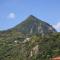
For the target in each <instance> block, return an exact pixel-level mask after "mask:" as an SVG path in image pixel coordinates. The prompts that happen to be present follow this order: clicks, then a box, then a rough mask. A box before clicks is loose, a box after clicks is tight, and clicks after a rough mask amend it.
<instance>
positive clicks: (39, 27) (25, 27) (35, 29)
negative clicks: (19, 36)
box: [13, 15, 56, 35]
mask: <svg viewBox="0 0 60 60" xmlns="http://www.w3.org/2000/svg"><path fill="white" fill-rule="evenodd" d="M13 30H16V31H19V32H22V33H24V34H31V35H32V34H42V35H43V34H48V33H50V32H51V33H53V32H56V30H55V29H54V28H53V27H52V26H51V25H49V24H48V23H46V22H44V21H42V20H40V19H38V18H36V17H35V16H33V15H30V16H29V17H28V18H27V19H26V20H24V21H23V22H22V23H20V24H18V25H17V26H15V27H14V28H13Z"/></svg>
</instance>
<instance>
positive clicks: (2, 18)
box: [0, 0, 60, 32]
mask: <svg viewBox="0 0 60 60" xmlns="http://www.w3.org/2000/svg"><path fill="white" fill-rule="evenodd" d="M29 15H34V16H36V17H37V18H39V19H41V20H43V21H45V22H47V23H49V24H50V25H52V26H53V27H54V28H55V29H56V30H57V31H58V32H60V0H0V30H7V29H10V28H12V27H14V26H16V25H17V24H19V23H21V22H22V21H24V20H25V19H26V18H27V17H28V16H29Z"/></svg>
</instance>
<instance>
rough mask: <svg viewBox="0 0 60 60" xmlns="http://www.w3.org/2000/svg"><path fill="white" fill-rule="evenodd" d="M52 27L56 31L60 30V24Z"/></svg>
mask: <svg viewBox="0 0 60 60" xmlns="http://www.w3.org/2000/svg"><path fill="white" fill-rule="evenodd" d="M53 27H54V28H55V29H57V30H60V22H58V23H57V24H55V25H53Z"/></svg>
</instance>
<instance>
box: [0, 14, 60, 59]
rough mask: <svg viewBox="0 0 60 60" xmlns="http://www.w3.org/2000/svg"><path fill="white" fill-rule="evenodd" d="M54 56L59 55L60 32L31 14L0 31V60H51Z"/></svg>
mask: <svg viewBox="0 0 60 60" xmlns="http://www.w3.org/2000/svg"><path fill="white" fill-rule="evenodd" d="M51 33H52V34H51ZM26 34H27V35H31V36H27V37H26ZM41 34H42V35H44V36H42V35H41ZM47 34H48V35H47ZM55 56H60V33H58V32H56V30H55V29H54V28H53V27H52V26H51V25H49V24H48V23H46V22H44V21H42V20H39V19H38V18H36V17H34V16H32V15H30V16H29V17H28V18H27V19H26V20H24V21H23V22H22V23H20V24H18V25H17V26H15V27H14V28H12V29H9V30H6V31H0V60H51V58H52V57H55Z"/></svg>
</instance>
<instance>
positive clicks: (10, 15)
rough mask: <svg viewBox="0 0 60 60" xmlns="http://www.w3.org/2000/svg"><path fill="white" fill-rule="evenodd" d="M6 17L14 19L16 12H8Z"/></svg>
mask: <svg viewBox="0 0 60 60" xmlns="http://www.w3.org/2000/svg"><path fill="white" fill-rule="evenodd" d="M8 18H10V19H15V18H16V14H15V13H13V12H12V13H9V14H8Z"/></svg>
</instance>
